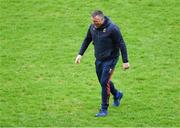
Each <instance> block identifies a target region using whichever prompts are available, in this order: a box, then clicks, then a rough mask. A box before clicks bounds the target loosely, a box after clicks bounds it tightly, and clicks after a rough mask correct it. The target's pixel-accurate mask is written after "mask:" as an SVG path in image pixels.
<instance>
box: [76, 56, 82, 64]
mask: <svg viewBox="0 0 180 128" xmlns="http://www.w3.org/2000/svg"><path fill="white" fill-rule="evenodd" d="M81 58H82V56H81V55H77V57H76V60H75V63H76V64H80V62H81Z"/></svg>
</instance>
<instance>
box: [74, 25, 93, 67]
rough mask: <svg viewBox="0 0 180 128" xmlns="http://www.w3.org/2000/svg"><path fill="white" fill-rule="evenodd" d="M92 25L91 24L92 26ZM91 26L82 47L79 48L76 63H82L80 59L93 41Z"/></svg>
mask: <svg viewBox="0 0 180 128" xmlns="http://www.w3.org/2000/svg"><path fill="white" fill-rule="evenodd" d="M90 27H91V26H90ZM90 27H89V29H88V32H87V34H86V37H85V39H84V41H83V43H82V45H81V48H80V50H79V54H78V55H77V57H76V60H75V63H76V64H79V63H80V60H81V58H82V56H83V54H84V52H85V51H86V49H87V48H88V46H89V44H90V43H91V41H92V36H91V31H90Z"/></svg>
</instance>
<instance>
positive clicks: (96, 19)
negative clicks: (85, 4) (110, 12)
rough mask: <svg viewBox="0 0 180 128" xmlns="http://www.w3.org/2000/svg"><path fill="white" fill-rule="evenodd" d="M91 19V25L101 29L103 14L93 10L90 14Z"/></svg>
mask: <svg viewBox="0 0 180 128" xmlns="http://www.w3.org/2000/svg"><path fill="white" fill-rule="evenodd" d="M91 18H92V22H93V24H94V25H95V26H96V27H97V28H99V27H101V25H102V24H103V23H104V14H103V12H102V11H100V10H95V11H94V12H93V13H92V14H91Z"/></svg>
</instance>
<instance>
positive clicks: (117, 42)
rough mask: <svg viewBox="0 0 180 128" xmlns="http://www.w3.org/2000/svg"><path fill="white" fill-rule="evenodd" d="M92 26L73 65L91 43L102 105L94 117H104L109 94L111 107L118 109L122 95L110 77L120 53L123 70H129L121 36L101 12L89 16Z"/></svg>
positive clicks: (97, 11)
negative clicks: (111, 97) (112, 98)
mask: <svg viewBox="0 0 180 128" xmlns="http://www.w3.org/2000/svg"><path fill="white" fill-rule="evenodd" d="M91 18H92V24H91V25H90V27H89V29H88V32H87V35H86V37H85V39H84V41H83V43H82V46H81V49H80V51H79V54H78V55H77V57H76V60H75V63H76V64H79V63H80V60H81V58H82V56H83V54H84V52H85V51H86V49H87V48H88V46H89V44H90V42H91V41H93V45H94V51H95V57H96V61H95V65H96V74H97V77H98V80H99V83H100V85H101V88H102V93H101V96H102V104H101V109H100V111H99V112H98V113H97V114H96V115H95V116H96V117H102V116H106V115H107V114H108V106H109V97H110V93H111V94H112V95H113V97H114V102H113V105H114V106H116V107H118V106H119V105H120V100H121V99H122V97H123V93H122V92H120V91H118V90H117V89H116V88H115V86H114V84H113V82H112V81H111V76H112V73H113V70H114V69H115V66H116V63H117V62H118V59H119V55H120V51H121V55H122V61H123V69H128V68H129V63H128V56H127V50H126V45H125V42H124V40H123V37H122V35H121V32H120V30H119V28H118V27H117V26H116V25H115V24H113V23H112V22H111V20H110V19H109V18H108V17H106V16H104V14H103V12H102V11H100V10H96V11H94V12H93V13H92V15H91Z"/></svg>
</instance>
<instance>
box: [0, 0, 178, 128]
mask: <svg viewBox="0 0 180 128" xmlns="http://www.w3.org/2000/svg"><path fill="white" fill-rule="evenodd" d="M95 9H101V10H103V11H104V12H105V14H106V15H108V16H110V18H111V19H112V20H113V22H115V23H116V24H117V25H118V26H120V28H121V32H122V34H123V37H124V39H125V41H126V44H127V48H128V53H129V60H130V64H131V68H130V69H129V70H128V71H123V70H122V68H121V64H122V61H121V59H120V61H119V63H118V64H117V67H116V71H115V73H114V76H113V81H114V83H115V84H116V87H117V88H118V89H120V90H122V91H123V92H124V98H123V100H122V106H120V107H119V108H114V107H112V106H110V107H109V115H108V116H107V117H105V118H95V117H94V114H95V113H96V112H97V111H98V109H99V107H100V89H101V88H100V85H99V83H98V80H97V78H96V74H95V68H94V60H95V59H94V56H93V46H92V45H90V46H89V48H88V50H87V51H86V53H85V55H84V57H83V60H82V63H81V64H80V65H75V64H74V59H75V57H76V55H77V52H78V50H79V48H80V46H81V43H82V40H83V38H84V36H85V34H86V31H87V28H88V26H89V24H90V22H91V21H90V12H92V11H93V10H95ZM179 12H180V2H179V0H124V1H120V0H114V1H110V0H103V1H101V0H97V1H94V0H86V1H81V0H65V1H63V0H54V1H52V0H24V1H23V0H0V51H1V52H0V57H1V58H0V62H1V63H0V126H64V127H69V126H92V127H93V126H97V127H102V126H103V127H115V126H147V127H149V126H153V127H157V126H160V127H173V126H174V127H180V95H179V92H180V87H179V83H180V51H179V48H180V47H179V42H180V36H179V35H180V31H179V30H180V13H179ZM111 103H112V97H111V99H110V104H111Z"/></svg>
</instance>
